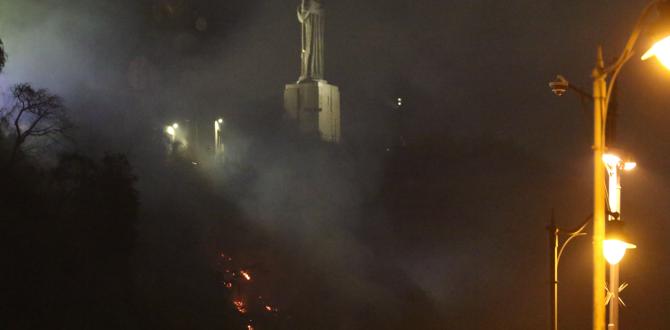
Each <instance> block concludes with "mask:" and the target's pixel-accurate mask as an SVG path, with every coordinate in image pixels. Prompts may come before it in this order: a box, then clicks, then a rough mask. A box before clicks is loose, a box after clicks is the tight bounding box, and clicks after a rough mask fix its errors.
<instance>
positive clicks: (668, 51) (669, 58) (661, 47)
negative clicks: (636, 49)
mask: <svg viewBox="0 0 670 330" xmlns="http://www.w3.org/2000/svg"><path fill="white" fill-rule="evenodd" d="M654 56H655V57H656V58H657V59H658V61H659V62H661V64H663V66H664V67H666V68H667V69H670V37H666V38H665V39H663V40H661V41H658V42H656V43H655V44H654V45H653V46H652V47H651V48H650V49H649V50H648V51H647V52H646V53H644V55H642V60H643V61H646V60H648V59H650V58H652V57H654Z"/></svg>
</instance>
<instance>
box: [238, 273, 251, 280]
mask: <svg viewBox="0 0 670 330" xmlns="http://www.w3.org/2000/svg"><path fill="white" fill-rule="evenodd" d="M240 274H242V276H244V278H245V279H247V281H251V275H249V273H247V272H245V271H243V270H240Z"/></svg>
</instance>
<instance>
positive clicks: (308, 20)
mask: <svg viewBox="0 0 670 330" xmlns="http://www.w3.org/2000/svg"><path fill="white" fill-rule="evenodd" d="M298 21H300V24H302V49H301V52H300V59H301V65H300V79H299V80H298V83H300V82H304V81H314V80H323V30H324V11H323V8H322V6H321V0H302V3H301V4H300V6H299V7H298Z"/></svg>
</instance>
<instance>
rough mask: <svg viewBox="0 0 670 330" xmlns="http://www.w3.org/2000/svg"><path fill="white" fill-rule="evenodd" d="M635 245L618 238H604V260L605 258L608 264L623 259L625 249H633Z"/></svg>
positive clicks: (616, 262) (613, 263)
mask: <svg viewBox="0 0 670 330" xmlns="http://www.w3.org/2000/svg"><path fill="white" fill-rule="evenodd" d="M636 247H637V246H636V245H635V244H630V243H627V242H624V241H621V240H618V239H606V240H605V241H603V254H604V255H605V260H607V262H608V263H609V264H610V265H616V264H618V263H619V262H620V261H621V259H623V257H624V255H625V254H626V250H628V249H634V248H636Z"/></svg>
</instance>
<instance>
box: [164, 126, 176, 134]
mask: <svg viewBox="0 0 670 330" xmlns="http://www.w3.org/2000/svg"><path fill="white" fill-rule="evenodd" d="M165 132H166V133H168V134H170V135H172V136H174V135H175V131H174V127H172V126H168V127H166V128H165Z"/></svg>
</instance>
